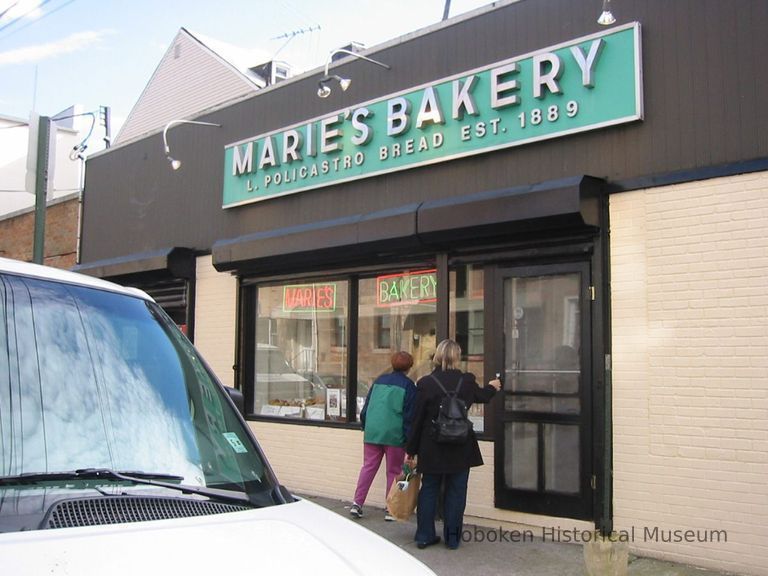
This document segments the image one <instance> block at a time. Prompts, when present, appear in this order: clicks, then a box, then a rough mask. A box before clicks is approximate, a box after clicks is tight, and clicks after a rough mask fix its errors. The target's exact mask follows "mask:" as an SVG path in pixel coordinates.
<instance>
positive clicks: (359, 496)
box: [355, 444, 405, 506]
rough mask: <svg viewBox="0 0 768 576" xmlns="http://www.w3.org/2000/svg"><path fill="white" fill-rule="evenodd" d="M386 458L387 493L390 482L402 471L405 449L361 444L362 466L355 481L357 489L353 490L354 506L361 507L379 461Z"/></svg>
mask: <svg viewBox="0 0 768 576" xmlns="http://www.w3.org/2000/svg"><path fill="white" fill-rule="evenodd" d="M384 455H386V456H387V491H386V493H385V496H386V494H389V488H390V487H391V486H392V482H394V481H395V478H397V476H398V475H399V474H400V472H402V470H403V460H404V459H405V448H401V447H400V446H385V445H383V444H363V466H362V468H360V476H359V477H358V479H357V489H356V490H355V504H358V505H360V506H362V505H363V504H365V499H366V497H367V496H368V490H370V489H371V484H373V479H374V477H375V476H376V472H378V470H379V466H380V465H381V459H382V458H383V457H384Z"/></svg>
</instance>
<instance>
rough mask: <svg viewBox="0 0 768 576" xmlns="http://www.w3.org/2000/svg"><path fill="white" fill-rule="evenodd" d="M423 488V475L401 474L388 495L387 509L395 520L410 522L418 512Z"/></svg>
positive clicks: (413, 473)
mask: <svg viewBox="0 0 768 576" xmlns="http://www.w3.org/2000/svg"><path fill="white" fill-rule="evenodd" d="M420 487H421V474H417V473H415V472H412V473H411V474H408V475H405V474H401V475H400V476H398V478H397V480H395V482H392V487H391V488H390V489H389V494H387V509H388V510H389V514H390V515H391V516H392V517H393V518H395V520H408V518H410V517H411V514H413V511H414V510H416V502H417V501H418V499H419V488H420Z"/></svg>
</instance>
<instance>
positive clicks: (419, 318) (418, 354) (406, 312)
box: [357, 269, 437, 415]
mask: <svg viewBox="0 0 768 576" xmlns="http://www.w3.org/2000/svg"><path fill="white" fill-rule="evenodd" d="M359 288H360V289H359V294H360V296H359V298H360V301H359V304H358V346H357V358H358V359H357V370H358V378H357V380H358V385H357V397H358V415H359V414H360V410H361V409H362V406H363V403H364V402H365V396H366V394H367V393H368V389H369V388H370V386H371V384H372V383H373V381H374V380H375V379H376V377H377V376H379V375H380V374H382V373H384V372H389V371H390V370H391V366H390V361H389V358H390V355H391V354H392V352H396V351H398V350H403V351H405V352H408V353H410V354H411V355H412V356H413V368H411V370H410V372H409V373H408V377H409V378H411V379H412V380H414V381H416V380H418V379H419V378H421V377H422V376H424V375H425V374H429V373H430V372H431V370H432V366H431V361H432V354H434V352H435V346H436V345H437V342H436V336H435V335H436V323H437V315H436V310H437V308H436V302H437V290H436V288H437V271H436V270H434V269H429V270H405V271H401V272H394V273H387V274H380V275H378V276H375V277H372V278H362V279H360V281H359Z"/></svg>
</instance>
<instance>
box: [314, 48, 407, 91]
mask: <svg viewBox="0 0 768 576" xmlns="http://www.w3.org/2000/svg"><path fill="white" fill-rule="evenodd" d="M336 54H349V55H350V56H354V57H355V58H360V59H361V60H365V61H366V62H370V63H371V64H376V66H381V67H382V68H386V69H387V70H391V68H392V67H391V66H389V65H388V64H384V63H383V62H379V61H378V60H374V59H373V58H368V56H363V55H362V54H358V53H357V52H351V51H350V50H346V49H345V48H337V49H336V50H331V53H330V54H328V60H326V62H325V74H324V75H323V77H322V78H320V81H319V82H318V83H317V85H318V88H317V95H318V96H319V97H320V98H328V96H330V95H331V87H330V86H328V84H329V83H330V81H331V80H336V81H337V82H338V83H339V86H340V87H341V89H342V91H346V89H347V88H349V85H350V84H352V80H350V79H349V78H342V77H341V76H339V75H337V74H330V75H329V74H328V67H329V66H330V65H331V60H332V59H333V57H334V56H335V55H336Z"/></svg>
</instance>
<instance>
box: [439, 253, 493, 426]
mask: <svg viewBox="0 0 768 576" xmlns="http://www.w3.org/2000/svg"><path fill="white" fill-rule="evenodd" d="M450 282H451V285H450V291H449V303H448V306H449V334H450V337H451V338H453V339H454V340H456V342H458V344H459V345H460V346H461V351H462V357H461V360H462V370H464V371H466V372H471V373H472V374H474V375H475V377H476V378H477V382H478V384H480V385H481V386H482V385H483V384H484V383H485V382H486V378H485V369H484V362H485V352H484V347H483V346H484V340H485V329H484V325H485V301H484V298H485V286H484V276H483V269H482V268H481V267H475V266H472V265H463V266H458V267H456V268H453V269H452V270H451V271H450ZM484 415H485V406H484V405H483V404H473V405H472V407H471V408H470V414H469V417H470V419H471V420H472V421H473V422H474V425H475V430H476V431H478V432H483V431H484V428H485V417H484Z"/></svg>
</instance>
